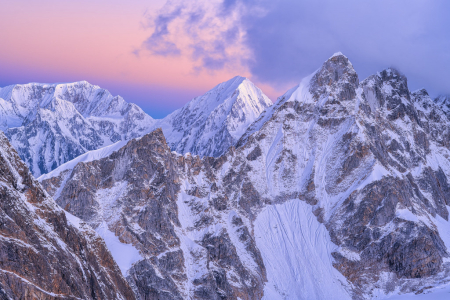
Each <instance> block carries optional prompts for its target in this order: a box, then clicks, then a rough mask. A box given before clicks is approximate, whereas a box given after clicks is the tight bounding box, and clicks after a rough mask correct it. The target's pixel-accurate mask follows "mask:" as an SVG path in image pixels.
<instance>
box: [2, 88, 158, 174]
mask: <svg viewBox="0 0 450 300" xmlns="http://www.w3.org/2000/svg"><path fill="white" fill-rule="evenodd" d="M153 123H154V120H153V119H152V118H151V117H150V116H148V115H147V114H146V113H144V112H143V111H142V109H140V108H139V107H138V106H137V105H135V104H130V103H127V102H125V101H124V100H123V98H122V97H120V96H115V97H114V96H112V95H111V94H110V93H109V92H108V91H107V90H104V89H101V88H100V87H98V86H94V85H91V84H89V83H87V82H85V81H81V82H75V83H70V84H37V83H30V84H24V85H14V86H8V87H5V88H1V89H0V130H3V131H4V132H5V134H6V135H7V137H8V138H9V140H10V142H11V144H12V145H13V146H14V148H15V149H16V150H17V152H18V153H19V155H20V157H21V158H22V159H23V161H25V163H26V164H27V165H28V166H29V168H30V170H31V172H32V173H33V174H34V175H35V176H39V175H41V174H45V173H47V172H49V171H51V170H53V169H55V168H56V167H58V166H59V165H61V164H63V163H65V162H67V161H70V160H72V159H74V158H75V157H77V156H79V155H81V154H83V153H85V152H87V151H90V150H95V149H98V148H101V147H104V146H108V145H110V144H112V143H115V142H117V141H120V140H128V139H131V138H136V137H139V136H142V135H143V134H145V133H147V132H149V131H150V127H151V125H153Z"/></svg>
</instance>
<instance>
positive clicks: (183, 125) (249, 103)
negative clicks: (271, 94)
mask: <svg viewBox="0 0 450 300" xmlns="http://www.w3.org/2000/svg"><path fill="white" fill-rule="evenodd" d="M271 105H272V101H271V100H270V99H269V98H268V97H267V96H266V95H264V93H263V92H262V91H261V90H260V89H259V88H257V87H256V86H255V85H254V84H253V83H252V82H251V81H250V80H249V79H247V78H245V77H241V76H236V77H233V78H232V79H230V80H228V81H226V82H223V83H220V84H218V85H217V86H215V87H214V88H213V89H211V90H210V91H208V92H206V93H205V94H204V95H202V96H199V97H196V98H194V99H192V100H191V101H190V102H189V103H187V104H186V105H185V106H184V107H182V108H180V109H178V110H176V111H174V112H173V113H171V114H170V115H169V116H167V117H166V118H164V119H163V120H160V121H158V122H157V123H156V124H155V126H154V128H156V127H161V128H162V129H163V131H164V135H165V136H166V139H167V142H168V144H169V145H170V147H171V149H172V150H174V151H177V152H179V153H187V152H190V153H192V154H197V155H201V156H219V155H221V154H223V153H224V152H225V151H226V150H227V149H228V148H229V147H230V146H233V145H235V143H236V141H237V140H238V139H239V138H240V137H241V136H242V134H243V133H244V132H245V130H246V129H247V127H248V126H249V125H250V124H251V123H252V122H253V121H254V120H255V119H256V118H257V117H258V116H259V115H260V114H261V112H263V111H264V110H265V109H266V108H267V107H269V106H271Z"/></svg>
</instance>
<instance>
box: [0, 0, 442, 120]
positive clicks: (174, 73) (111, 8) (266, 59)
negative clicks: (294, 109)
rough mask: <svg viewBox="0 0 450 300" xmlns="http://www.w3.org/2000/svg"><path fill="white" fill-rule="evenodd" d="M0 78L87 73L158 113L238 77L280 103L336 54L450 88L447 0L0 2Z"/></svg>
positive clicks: (417, 84) (363, 68) (362, 71)
mask: <svg viewBox="0 0 450 300" xmlns="http://www.w3.org/2000/svg"><path fill="white" fill-rule="evenodd" d="M0 10H1V11H2V12H3V13H2V18H0V28H2V30H0V41H2V43H1V47H0V86H5V85H9V84H14V83H26V82H70V81H77V80H87V81H89V82H91V83H93V84H97V85H100V86H101V87H104V88H106V89H108V90H110V91H111V92H112V93H113V94H120V95H122V96H123V97H124V98H125V99H126V100H127V101H129V102H135V103H137V104H138V105H140V106H141V107H142V108H143V109H144V110H145V111H146V112H147V113H149V114H150V115H151V116H153V117H155V118H161V117H164V116H165V115H167V114H168V113H170V112H171V111H173V110H174V109H176V108H179V107H181V106H182V105H183V104H184V103H186V102H187V101H189V100H190V99H191V98H193V97H194V96H197V95H200V94H202V93H204V92H206V91H207V90H208V89H210V88H212V87H213V86H215V85H216V84H218V83H220V82H222V81H225V80H227V79H229V78H232V77H233V76H235V75H242V76H247V77H249V78H250V79H251V80H252V81H253V82H255V83H256V84H257V85H258V86H260V87H261V88H262V89H263V91H264V92H266V93H267V94H268V95H269V97H271V98H272V99H273V100H275V99H276V97H278V96H280V95H281V94H282V93H283V92H284V91H285V90H287V89H289V88H290V87H292V86H294V85H295V84H296V83H298V82H299V81H300V80H301V78H302V77H304V76H306V75H308V74H310V73H311V72H313V71H314V70H316V69H317V68H318V67H320V66H321V64H322V63H323V61H325V60H326V59H327V58H328V57H330V56H331V55H332V54H333V53H335V52H338V51H341V52H343V53H344V54H345V55H347V56H348V57H349V59H350V60H351V62H352V63H353V65H354V67H355V69H356V71H357V72H358V74H359V76H360V80H362V79H364V78H365V77H367V76H369V75H371V74H373V73H375V72H377V71H381V70H382V69H384V68H387V67H391V66H393V67H396V68H397V69H399V70H400V71H401V72H403V73H404V74H405V75H406V76H407V77H408V80H409V87H410V89H412V90H414V89H418V88H422V87H424V88H426V89H427V90H428V91H429V92H430V94H431V95H432V96H437V95H438V94H450V30H449V29H450V18H449V15H450V1H447V0H432V1H430V0H426V1H425V0H424V1H418V0H396V1H392V0H389V1H388V0H376V1H375V0H346V1H335V0H314V1H313V0H307V1H305V0H304V1H299V0H295V1H294V0H271V1H269V0H259V1H256V0H218V1H213V0H212V1H197V0H192V1H179V0H171V1H167V2H166V1H165V0H156V1H144V0H130V1H126V3H125V1H119V0H110V1H107V0H98V1H88V0H79V1H76V2H66V1H58V0H42V1H39V3H37V2H36V1H31V0H17V1H2V2H1V3H0Z"/></svg>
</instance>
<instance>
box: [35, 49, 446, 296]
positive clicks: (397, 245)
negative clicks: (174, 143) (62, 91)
mask: <svg viewBox="0 0 450 300" xmlns="http://www.w3.org/2000/svg"><path fill="white" fill-rule="evenodd" d="M448 122H449V119H448V117H447V115H446V112H445V109H444V108H443V107H442V106H441V105H439V102H437V101H434V100H432V99H431V98H430V97H429V96H428V94H427V93H426V91H424V90H419V91H416V92H413V93H411V92H410V91H409V89H408V86H407V80H406V78H405V77H404V76H403V75H402V74H400V73H399V72H398V71H396V70H393V69H387V70H384V71H382V72H379V73H378V74H376V75H373V76H370V77H369V78H367V79H365V80H363V81H362V82H359V78H358V75H357V73H356V72H355V70H354V69H353V66H352V64H351V63H350V61H349V60H348V58H347V57H345V56H344V55H342V54H341V53H337V54H335V55H333V56H332V57H331V58H330V59H329V60H327V61H326V62H325V63H324V65H323V66H322V67H321V68H320V69H319V70H318V71H316V72H315V73H314V74H312V75H311V76H309V77H307V78H305V79H304V80H302V82H301V83H300V84H299V85H298V86H296V87H294V88H293V89H291V90H290V91H288V92H287V93H286V94H285V95H284V96H282V97H280V98H279V99H278V101H277V103H276V104H275V105H273V106H272V107H269V108H267V109H266V110H265V111H264V112H263V113H262V114H261V115H260V116H259V118H258V119H257V120H256V121H255V122H254V123H253V124H252V125H251V126H250V127H249V128H248V130H247V132H246V133H245V134H244V135H243V136H242V137H241V138H240V140H239V141H238V142H237V146H236V147H231V148H230V149H229V150H228V151H227V152H226V153H225V154H224V155H222V156H220V157H217V158H208V157H205V158H200V157H198V156H191V155H184V156H181V155H178V154H176V153H173V152H170V150H169V147H168V146H167V144H166V142H165V139H164V137H163V135H162V132H161V131H155V132H153V133H151V134H149V135H147V136H145V137H143V138H141V139H137V140H134V141H130V142H129V143H128V144H127V145H126V146H124V147H123V148H121V149H120V150H119V151H116V152H115V153H113V154H110V153H108V154H107V155H105V156H104V157H103V158H101V159H97V160H93V161H86V162H78V164H76V165H75V166H73V165H72V166H70V167H65V168H64V167H63V168H60V169H56V170H55V171H53V172H52V173H50V174H48V176H46V177H45V178H41V181H42V184H43V185H44V187H45V189H46V190H47V191H48V192H49V193H50V194H52V195H55V198H56V201H57V202H58V203H59V204H60V205H61V206H62V207H64V208H65V209H67V210H68V211H70V212H72V213H73V214H75V215H77V216H79V217H80V218H82V219H84V220H86V221H87V222H88V223H89V224H91V225H92V226H93V227H94V228H97V230H98V228H99V226H100V224H106V226H107V228H108V229H109V231H111V232H114V234H115V235H116V236H117V237H118V238H119V239H120V241H121V242H122V243H125V244H127V245H133V247H134V249H135V250H136V249H137V250H138V251H139V253H140V255H141V256H142V259H136V260H135V263H134V264H132V263H130V264H129V268H128V269H127V274H128V276H127V279H128V281H129V282H130V283H131V285H132V287H133V289H134V291H135V292H136V294H137V295H138V296H137V297H138V298H140V299H146V297H147V298H152V297H154V298H157V297H159V299H179V298H193V299H219V298H221V299H224V298H230V299H237V298H238V297H239V298H241V299H260V298H262V297H265V298H266V299H336V298H337V299H350V298H353V299H364V298H372V297H375V296H377V297H385V296H386V295H389V294H392V293H407V292H422V291H423V290H424V289H427V288H429V287H432V286H435V285H438V284H440V283H442V282H446V281H448V278H449V255H450V254H449V249H450V248H449V247H450V234H449V231H448V229H447V228H448V227H449V223H448V209H447V206H448V205H449V204H450V203H449V201H450V200H449V199H450V194H449V192H450V186H449V180H448V177H449V175H450V161H449V158H450V149H449V147H448Z"/></svg>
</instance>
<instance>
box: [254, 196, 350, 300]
mask: <svg viewBox="0 0 450 300" xmlns="http://www.w3.org/2000/svg"><path fill="white" fill-rule="evenodd" d="M254 228H255V238H256V244H257V246H258V249H259V250H260V251H261V254H262V257H263V260H264V265H265V266H266V270H267V277H268V278H267V279H268V282H267V284H266V286H265V289H264V299H305V300H309V299H351V297H350V295H349V294H348V293H347V291H346V290H345V288H344V286H343V284H345V283H346V279H345V278H344V276H342V275H341V274H340V273H339V272H338V271H337V270H336V269H335V268H334V267H333V265H332V261H333V258H332V257H331V252H332V251H334V250H336V249H337V247H336V245H334V244H333V243H332V242H331V240H330V237H329V234H328V231H327V230H326V228H325V226H324V225H323V224H320V223H319V222H318V221H317V219H316V217H315V216H314V214H313V213H312V211H311V206H310V205H308V204H307V203H305V202H303V201H300V200H291V201H288V202H285V203H284V204H277V205H271V206H267V207H266V208H264V209H263V211H262V212H261V213H260V214H259V215H258V217H257V218H256V221H255V223H254Z"/></svg>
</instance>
